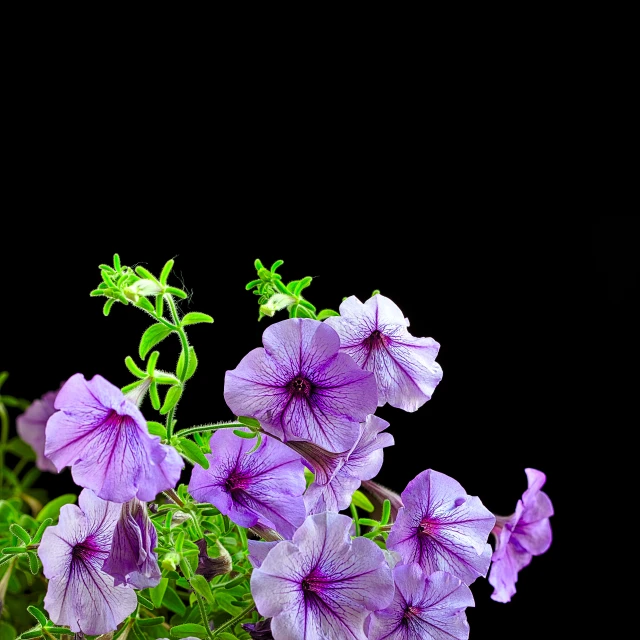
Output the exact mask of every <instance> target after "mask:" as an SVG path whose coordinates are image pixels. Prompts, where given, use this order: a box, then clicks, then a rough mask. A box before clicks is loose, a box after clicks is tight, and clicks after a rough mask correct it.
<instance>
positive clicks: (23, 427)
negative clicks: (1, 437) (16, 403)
mask: <svg viewBox="0 0 640 640" xmlns="http://www.w3.org/2000/svg"><path fill="white" fill-rule="evenodd" d="M57 395H58V391H48V392H47V393H45V394H44V395H43V396H42V397H41V398H39V399H38V400H34V401H33V402H32V403H31V404H30V405H29V406H28V407H27V409H26V410H25V412H24V413H22V414H20V415H19V416H18V417H17V418H16V430H17V432H18V435H19V436H20V438H22V440H24V441H25V442H26V443H27V444H28V445H31V448H32V449H33V450H34V451H35V454H36V467H38V469H40V471H49V472H50V473H58V470H57V469H56V465H55V464H53V462H51V460H49V458H47V457H46V456H45V455H44V440H45V434H44V430H45V427H46V426H47V420H48V419H49V418H50V417H51V416H52V415H53V414H54V413H55V412H56V410H55V407H54V406H53V403H54V401H55V399H56V396H57Z"/></svg>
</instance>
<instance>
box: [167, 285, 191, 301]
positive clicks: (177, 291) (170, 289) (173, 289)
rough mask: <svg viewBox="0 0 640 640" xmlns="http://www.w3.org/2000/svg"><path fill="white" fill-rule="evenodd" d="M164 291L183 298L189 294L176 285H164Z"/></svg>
mask: <svg viewBox="0 0 640 640" xmlns="http://www.w3.org/2000/svg"><path fill="white" fill-rule="evenodd" d="M164 291H165V293H170V294H171V295H172V296H175V297H176V298H182V299H183V300H185V299H186V298H188V297H189V296H188V295H187V294H186V292H184V291H183V290H182V289H178V288H177V287H165V290H164Z"/></svg>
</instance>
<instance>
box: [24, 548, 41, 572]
mask: <svg viewBox="0 0 640 640" xmlns="http://www.w3.org/2000/svg"><path fill="white" fill-rule="evenodd" d="M27 557H28V558H29V571H31V573H32V574H33V575H34V576H36V575H38V573H39V572H40V560H39V559H38V555H37V554H36V552H35V551H27Z"/></svg>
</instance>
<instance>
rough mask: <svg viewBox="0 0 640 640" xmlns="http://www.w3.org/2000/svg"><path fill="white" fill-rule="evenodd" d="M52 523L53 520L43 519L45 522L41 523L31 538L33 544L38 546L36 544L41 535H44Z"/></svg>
mask: <svg viewBox="0 0 640 640" xmlns="http://www.w3.org/2000/svg"><path fill="white" fill-rule="evenodd" d="M52 522H53V520H52V519H51V518H45V520H43V521H42V524H41V525H40V526H39V527H38V530H37V531H36V534H35V535H34V536H33V540H32V542H33V544H38V542H40V540H41V539H42V534H43V533H44V530H45V529H46V528H47V527H48V526H49V525H50V524H51V523H52Z"/></svg>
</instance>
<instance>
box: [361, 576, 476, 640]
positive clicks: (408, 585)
mask: <svg viewBox="0 0 640 640" xmlns="http://www.w3.org/2000/svg"><path fill="white" fill-rule="evenodd" d="M393 578H394V580H395V583H396V591H395V594H394V596H393V602H392V603H391V604H390V605H389V606H388V607H387V608H386V609H379V610H378V611H375V612H374V613H372V614H371V620H370V624H369V633H368V637H369V640H452V639H455V640H467V638H468V637H469V623H468V622H467V615H466V611H465V610H466V608H467V607H473V606H474V604H475V603H474V601H473V595H472V594H471V589H469V587H468V586H467V585H466V584H464V582H462V581H461V580H460V579H459V578H456V577H455V576H452V575H451V574H450V573H447V572H446V571H435V572H434V573H432V574H431V575H428V574H426V573H424V572H423V570H422V569H421V568H420V566H419V565H418V564H415V563H412V564H400V565H397V566H396V567H395V568H394V570H393Z"/></svg>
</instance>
